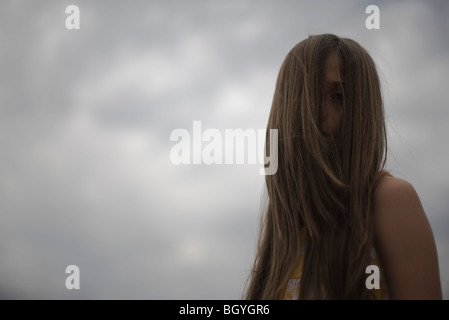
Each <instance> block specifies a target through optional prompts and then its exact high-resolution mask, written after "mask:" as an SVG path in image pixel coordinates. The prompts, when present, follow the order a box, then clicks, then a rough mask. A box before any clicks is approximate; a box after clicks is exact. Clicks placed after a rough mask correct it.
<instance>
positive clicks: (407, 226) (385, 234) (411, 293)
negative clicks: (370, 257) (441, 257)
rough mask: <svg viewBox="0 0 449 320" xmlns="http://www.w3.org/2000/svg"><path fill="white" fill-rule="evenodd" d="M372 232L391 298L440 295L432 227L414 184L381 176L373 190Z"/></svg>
mask: <svg viewBox="0 0 449 320" xmlns="http://www.w3.org/2000/svg"><path fill="white" fill-rule="evenodd" d="M374 234H375V238H376V246H377V249H378V251H379V255H380V257H381V261H382V264H383V265H384V268H385V273H386V276H387V280H388V283H389V285H390V287H391V288H390V289H391V295H392V298H396V299H440V298H441V286H440V280H439V269H438V258H437V251H436V246H435V240H434V237H433V233H432V229H431V227H430V224H429V221H428V219H427V216H426V213H425V212H424V209H423V206H422V204H421V201H420V199H419V196H418V194H417V192H416V190H415V188H414V187H413V186H412V185H411V184H410V183H409V182H407V181H406V180H403V179H399V178H395V177H392V176H384V177H382V178H381V180H380V181H379V183H378V185H377V187H376V190H375V191H374Z"/></svg>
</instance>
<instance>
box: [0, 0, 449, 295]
mask: <svg viewBox="0 0 449 320" xmlns="http://www.w3.org/2000/svg"><path fill="white" fill-rule="evenodd" d="M70 4H76V5H78V6H79V8H80V11H81V28H80V30H67V29H66V27H65V20H66V18H67V16H68V15H67V14H66V13H65V8H66V6H68V5H70ZM370 4H376V5H378V6H379V8H380V29H379V30H368V29H366V27H365V19H366V18H367V17H368V15H367V14H365V8H366V7H367V6H368V5H370ZM448 17H449V6H448V2H447V1H388V2H387V1H157V2H156V1H153V2H151V1H35V0H33V1H31V0H29V1H18V0H14V1H12V0H11V1H4V0H2V1H1V4H0V43H1V49H0V71H1V72H0V150H1V151H0V219H1V223H0V298H12V299H16V298H19V299H20V298H26V299H28V298H39V299H54V298H58V299H59V298H63V299H65V298H67V299H79V298H86V299H109V298H124V299H130V298H139V299H140V298H142V299H239V298H241V297H242V291H243V288H244V285H245V281H246V279H247V276H248V272H249V269H250V266H251V263H252V261H253V257H254V251H255V248H256V240H257V232H258V223H259V217H260V213H261V212H260V206H261V200H262V199H263V198H262V197H261V195H262V190H263V186H264V177H263V176H260V175H259V172H258V170H259V166H258V165H179V166H176V165H173V164H172V163H171V161H170V150H171V148H172V147H173V145H174V144H175V143H174V142H172V141H170V133H171V132H172V131H173V130H174V129H176V128H185V129H187V130H188V131H190V132H191V131H192V122H193V121H195V120H200V121H201V122H202V127H203V129H208V128H216V129H219V130H224V129H225V128H230V129H235V128H242V129H248V128H250V129H255V130H256V129H264V128H265V127H266V123H267V120H268V114H269V111H270V107H271V101H272V97H273V92H274V85H275V81H276V77H277V73H278V71H279V67H280V65H281V63H282V60H283V59H284V57H285V55H286V54H287V53H288V51H289V50H290V49H291V48H292V47H293V46H294V45H295V44H296V43H298V42H299V41H301V40H303V39H304V38H306V37H307V36H308V35H310V34H320V33H334V34H337V35H339V36H343V37H348V38H352V39H354V40H356V41H357V42H359V43H360V44H361V45H362V46H364V47H365V48H366V49H367V51H368V52H369V53H370V54H371V56H372V57H373V58H374V60H375V62H376V63H377V65H378V68H379V73H380V77H381V80H382V88H383V93H384V102H385V110H386V117H387V119H386V120H387V128H388V139H389V145H388V146H389V147H388V149H389V150H388V151H389V155H388V156H389V158H388V159H389V160H388V168H389V169H391V171H392V173H393V175H396V176H398V177H400V178H402V179H405V180H407V181H409V182H410V183H412V185H413V186H414V187H415V189H416V190H417V192H418V194H419V196H420V198H421V202H422V204H423V207H424V209H425V211H426V213H427V216H428V218H429V221H430V223H431V225H432V228H433V231H434V235H435V239H436V243H437V248H438V254H439V259H440V273H441V281H442V286H443V291H444V298H445V299H448V298H449V217H448V213H449V212H448V211H449V197H448V195H449V169H448V163H449V144H448V138H449V108H448V101H449V90H448V88H447V84H448V83H449V37H448V33H449V22H448ZM71 264H75V265H77V266H79V268H80V272H81V283H80V285H81V289H80V290H71V291H69V290H67V289H66V287H65V280H66V277H67V275H66V274H65V268H66V266H68V265H71Z"/></svg>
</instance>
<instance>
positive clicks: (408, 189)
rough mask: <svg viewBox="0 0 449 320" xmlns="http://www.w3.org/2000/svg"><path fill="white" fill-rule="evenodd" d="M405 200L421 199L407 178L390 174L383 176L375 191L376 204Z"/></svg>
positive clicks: (381, 204)
mask: <svg viewBox="0 0 449 320" xmlns="http://www.w3.org/2000/svg"><path fill="white" fill-rule="evenodd" d="M404 200H414V201H419V197H418V194H417V193H416V190H415V188H414V187H413V186H412V185H411V184H410V183H409V182H408V181H406V180H403V179H400V178H396V177H393V176H390V175H385V176H383V177H382V178H381V180H380V181H379V183H378V185H377V188H376V190H375V192H374V201H375V204H376V206H379V205H380V206H383V205H388V204H393V203H394V202H397V201H404ZM390 202H393V203H390Z"/></svg>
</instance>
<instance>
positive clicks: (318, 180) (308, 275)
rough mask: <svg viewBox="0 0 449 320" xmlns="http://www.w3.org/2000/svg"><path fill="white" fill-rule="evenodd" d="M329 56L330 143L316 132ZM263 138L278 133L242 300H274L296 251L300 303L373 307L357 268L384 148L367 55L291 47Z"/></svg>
mask: <svg viewBox="0 0 449 320" xmlns="http://www.w3.org/2000/svg"><path fill="white" fill-rule="evenodd" d="M330 54H337V55H338V57H339V61H340V64H341V70H342V73H341V76H342V81H343V83H344V84H343V85H342V94H343V98H342V106H343V111H342V115H341V119H340V124H339V127H338V129H337V131H336V132H335V133H334V134H326V133H325V132H324V131H323V128H322V122H323V121H322V109H323V103H324V98H325V73H326V59H327V57H329V55H330ZM268 129H278V171H277V173H276V174H274V175H267V176H266V177H265V179H266V180H265V181H266V187H267V191H268V204H267V207H266V209H265V212H264V216H263V220H262V223H261V230H260V233H259V242H258V248H257V254H256V259H255V262H254V266H253V268H252V272H251V275H250V278H249V286H248V288H247V290H246V298H247V299H282V298H283V296H284V292H285V288H286V285H287V282H288V279H289V277H290V275H291V273H292V271H293V270H294V269H295V267H297V265H298V257H299V254H300V251H301V250H305V253H304V266H303V273H302V277H301V284H300V296H299V297H300V298H307V297H310V295H314V296H315V297H317V298H327V299H368V298H371V293H370V290H367V289H366V287H365V280H366V277H367V275H366V274H365V268H366V267H367V266H368V265H370V264H371V263H370V253H371V250H372V247H373V245H374V237H373V191H374V189H375V186H376V184H377V182H378V180H379V178H380V176H381V175H382V174H383V173H384V166H385V162H386V148H387V141H386V130H385V119H384V110H383V102H382V96H381V89H380V83H379V78H378V75H377V71H376V66H375V63H374V62H373V60H372V59H371V57H370V56H369V54H368V53H367V52H366V51H365V50H364V49H363V48H362V47H361V46H360V45H359V44H358V43H357V42H355V41H353V40H351V39H346V38H340V37H337V36H335V35H331V34H323V35H316V36H309V37H308V38H307V39H305V40H304V41H301V42H300V43H298V44H297V45H296V46H295V47H294V48H293V49H292V50H291V51H290V52H289V53H288V55H287V56H286V58H285V60H284V61H283V63H282V66H281V69H280V71H279V75H278V78H277V83H276V89H275V93H274V97H273V103H272V107H271V112H270V116H269V120H268ZM267 132H269V130H267ZM267 138H268V137H267ZM266 144H267V145H268V144H269V139H267V140H266ZM267 149H268V148H267ZM300 230H304V232H305V234H306V239H307V241H306V242H307V246H305V247H304V248H303V246H304V243H302V242H301V241H300V236H299V234H300Z"/></svg>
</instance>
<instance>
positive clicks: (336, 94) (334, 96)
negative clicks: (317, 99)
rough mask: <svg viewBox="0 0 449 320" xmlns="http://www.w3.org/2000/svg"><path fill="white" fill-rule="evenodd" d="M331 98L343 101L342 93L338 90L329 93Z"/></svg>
mask: <svg viewBox="0 0 449 320" xmlns="http://www.w3.org/2000/svg"><path fill="white" fill-rule="evenodd" d="M331 99H332V100H333V101H336V102H339V103H341V102H343V93H340V92H338V93H334V94H332V95H331Z"/></svg>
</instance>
